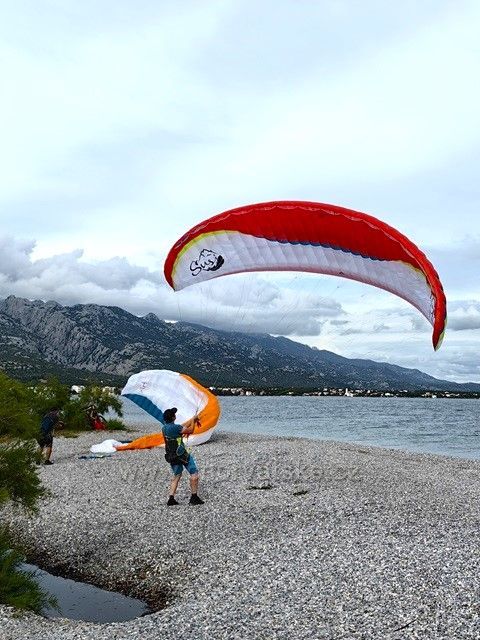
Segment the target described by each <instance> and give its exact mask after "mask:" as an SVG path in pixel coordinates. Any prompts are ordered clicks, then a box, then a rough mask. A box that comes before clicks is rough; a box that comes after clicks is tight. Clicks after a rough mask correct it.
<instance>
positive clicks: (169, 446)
mask: <svg viewBox="0 0 480 640" xmlns="http://www.w3.org/2000/svg"><path fill="white" fill-rule="evenodd" d="M176 414H177V409H176V407H173V408H172V409H166V411H164V412H163V418H162V420H161V422H162V424H163V428H162V433H163V437H164V439H165V460H166V461H167V462H168V463H170V466H171V468H172V473H173V478H172V481H171V483H170V494H169V497H168V502H167V505H168V506H169V507H170V506H172V505H176V504H178V502H177V500H176V499H175V493H176V491H177V487H178V483H179V481H180V478H181V477H182V472H183V469H184V468H185V469H186V470H187V471H188V473H189V474H190V490H191V492H192V495H191V497H190V504H194V505H197V504H203V500H202V499H201V498H199V496H198V494H197V490H198V469H197V465H196V463H195V458H194V457H193V455H192V454H191V453H189V452H188V451H187V449H186V447H185V443H184V442H183V436H189V435H190V434H191V433H193V430H194V429H195V426H198V425H200V420H199V419H198V417H196V416H195V418H192V419H191V420H190V421H189V423H188V424H186V425H185V426H183V425H181V424H175V418H176Z"/></svg>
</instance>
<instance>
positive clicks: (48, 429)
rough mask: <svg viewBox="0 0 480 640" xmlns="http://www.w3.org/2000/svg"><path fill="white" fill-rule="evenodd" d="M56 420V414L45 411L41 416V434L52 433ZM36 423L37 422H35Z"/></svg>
mask: <svg viewBox="0 0 480 640" xmlns="http://www.w3.org/2000/svg"><path fill="white" fill-rule="evenodd" d="M57 422H58V416H57V415H55V414H53V413H47V414H46V415H44V416H43V418H42V424H41V427H40V428H41V430H42V433H43V435H50V434H52V433H53V430H54V428H55V425H56V424H57ZM37 424H38V423H37Z"/></svg>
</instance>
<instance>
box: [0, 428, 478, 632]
mask: <svg viewBox="0 0 480 640" xmlns="http://www.w3.org/2000/svg"><path fill="white" fill-rule="evenodd" d="M135 428H136V429H138V430H139V431H140V432H142V433H145V432H146V429H145V427H143V428H142V426H141V425H137V426H136V427H135ZM135 435H136V434H134V436H135ZM134 436H132V433H125V434H124V433H120V434H118V433H115V437H116V438H119V439H124V438H125V439H126V438H132V437H134ZM104 437H108V436H104V435H103V434H99V433H88V434H85V435H82V436H80V437H78V438H68V439H67V438H56V440H55V447H54V455H53V460H54V462H55V464H54V465H53V466H51V467H42V468H41V476H42V479H43V481H44V483H45V485H46V486H47V487H48V488H49V489H50V491H51V496H50V497H48V498H47V499H45V500H44V501H43V502H42V504H41V507H40V512H39V514H38V515H37V516H35V517H34V518H28V517H26V516H24V515H22V514H21V513H20V512H14V511H7V512H6V513H5V514H4V518H6V519H7V521H8V522H9V523H11V525H12V528H13V530H14V532H15V536H16V538H17V540H18V541H19V542H21V543H23V544H24V545H26V546H27V547H28V548H29V549H30V551H31V555H30V559H31V560H33V561H37V564H40V565H41V566H42V567H43V568H47V569H50V570H55V571H58V572H60V573H61V574H62V575H67V576H73V577H77V578H78V579H81V580H83V581H86V582H92V583H94V584H96V585H97V586H100V587H103V588H107V589H112V590H118V591H123V592H125V593H127V594H129V595H132V596H135V597H140V598H143V599H146V600H147V601H148V602H149V604H150V605H151V606H152V607H153V608H155V609H156V611H155V613H152V614H151V615H148V616H144V617H142V618H139V619H136V620H133V621H129V622H123V623H114V624H101V625H100V624H93V623H86V622H76V621H71V620H63V619H55V620H47V619H44V618H42V617H40V616H36V615H33V614H26V615H22V616H20V617H18V616H15V615H14V612H13V611H12V610H11V609H9V608H7V607H2V606H0V638H1V640H50V639H55V640H87V639H93V638H95V639H96V640H113V639H116V640H121V639H124V638H125V639H127V638H129V639H130V640H135V639H139V640H140V639H142V640H144V639H146V640H148V639H150V638H162V639H170V638H172V639H173V638H175V639H176V640H178V639H179V638H182V639H185V640H187V639H192V640H193V639H195V640H199V639H202V638H208V639H214V640H216V639H221V638H229V639H230V638H235V639H236V638H238V639H239V640H240V639H242V640H246V639H250V638H251V639H267V638H268V639H270V638H272V639H273V638H282V639H283V638H285V639H287V638H288V639H296V638H302V639H308V638H316V639H323V638H328V639H339V638H352V639H354V638H355V639H357V638H358V639H360V638H362V639H370V638H375V639H377V638H378V639H382V640H384V639H397V638H398V639H402V640H403V639H408V638H421V639H425V638H428V639H429V638H435V639H437V638H438V639H440V638H445V639H447V638H448V639H449V640H452V639H454V640H457V639H460V638H471V639H472V640H478V638H479V637H480V552H479V549H480V547H479V542H480V539H479V525H480V501H479V498H480V463H478V462H472V461H466V460H461V459H454V458H448V457H441V456H433V455H419V454H411V453H406V452H402V451H393V450H387V449H379V448H367V447H363V446H356V445H349V444H345V443H332V442H319V441H309V440H305V439H293V438H276V439H272V438H269V437H265V436H258V435H233V434H227V433H225V432H221V431H218V432H217V433H215V434H214V436H213V438H212V440H211V441H210V442H209V443H207V444H205V445H202V446H200V447H197V448H196V449H195V456H196V458H197V461H198V463H199V467H200V471H201V473H202V478H201V490H200V492H199V493H200V495H201V496H202V497H203V498H204V499H205V501H206V503H205V505H203V506H199V507H192V506H189V505H188V504H187V501H188V491H187V485H188V483H187V481H186V479H185V478H184V479H182V481H181V490H180V493H179V500H180V502H181V503H182V504H181V505H180V506H178V507H166V505H165V502H166V496H167V486H168V480H169V477H170V476H169V469H168V466H167V465H166V463H165V461H164V459H163V451H162V450H161V449H153V450H146V451H134V452H123V453H118V454H115V455H114V456H112V457H110V458H104V459H98V460H92V459H87V460H85V459H80V458H79V456H80V455H82V454H85V453H87V452H88V451H89V447H90V445H91V444H93V443H97V442H99V441H101V440H102V439H103V438H104Z"/></svg>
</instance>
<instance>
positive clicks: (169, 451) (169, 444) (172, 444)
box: [163, 433, 190, 464]
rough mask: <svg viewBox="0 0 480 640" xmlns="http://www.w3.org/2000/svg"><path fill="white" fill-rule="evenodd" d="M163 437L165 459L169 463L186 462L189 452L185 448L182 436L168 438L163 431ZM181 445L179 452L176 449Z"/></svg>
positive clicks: (188, 458)
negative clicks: (180, 451)
mask: <svg viewBox="0 0 480 640" xmlns="http://www.w3.org/2000/svg"><path fill="white" fill-rule="evenodd" d="M163 438H164V440H165V460H166V461H167V462H168V463H169V464H188V461H189V460H190V454H189V453H188V451H187V450H186V449H185V445H184V443H183V440H182V437H181V436H180V437H179V438H169V437H168V436H166V435H165V433H164V434H163ZM182 446H183V452H182V453H180V454H179V453H178V450H179V449H180V447H182Z"/></svg>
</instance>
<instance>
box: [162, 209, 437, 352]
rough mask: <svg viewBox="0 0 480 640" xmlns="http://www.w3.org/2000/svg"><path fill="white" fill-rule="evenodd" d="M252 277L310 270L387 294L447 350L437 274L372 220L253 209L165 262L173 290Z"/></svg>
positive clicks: (233, 215) (203, 228)
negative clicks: (419, 317)
mask: <svg viewBox="0 0 480 640" xmlns="http://www.w3.org/2000/svg"><path fill="white" fill-rule="evenodd" d="M247 271H310V272H315V273H323V274H331V275H336V276H341V277H344V278H350V279H351V280H358V281H359V282H364V283H367V284H371V285H373V286H376V287H379V288H381V289H385V290H386V291H389V292H391V293H393V294H395V295H397V296H399V297H401V298H403V299H404V300H406V301H407V302H409V303H410V304H412V305H413V306H414V307H416V308H417V309H418V310H419V311H420V312H421V313H422V314H423V315H424V316H425V317H426V318H427V320H428V321H429V322H430V324H431V325H432V326H433V335H432V342H433V346H434V348H435V349H437V348H438V347H439V346H440V344H441V340H442V337H443V333H444V330H445V324H446V299H445V294H444V292H443V287H442V284H441V282H440V279H439V277H438V274H437V272H436V271H435V269H434V267H433V265H432V264H431V263H430V261H429V260H428V258H427V257H426V256H425V255H424V253H422V251H421V250H420V249H419V248H418V247H417V246H416V245H415V244H414V243H413V242H411V240H409V239H408V238H407V237H406V236H404V235H403V234H401V233H400V232H399V231H397V230H396V229H394V228H393V227H390V226H389V225H387V224H385V223H384V222H381V221H380V220H377V219H376V218H374V217H373V216H369V215H367V214H365V213H361V212H358V211H352V210H350V209H344V208H342V207H337V206H335V205H329V204H320V203H316V202H298V201H279V202H266V203H260V204H253V205H248V206H245V207H240V208H238V209H232V210H230V211H226V212H224V213H221V214H219V215H217V216H214V217H213V218H209V219H208V220H205V221H203V222H201V223H200V224H198V225H196V226H195V227H193V228H192V229H190V231H188V232H187V233H185V234H184V235H183V236H182V237H181V238H180V239H179V240H178V241H177V242H176V243H175V245H174V246H173V247H172V248H171V250H170V252H169V254H168V256H167V259H166V261H165V277H166V279H167V282H168V283H169V284H170V286H171V287H172V288H173V289H175V290H179V289H183V288H184V287H187V286H189V285H192V284H195V283H197V282H202V281H205V280H210V279H212V278H218V277H219V276H223V275H228V274H232V273H242V272H247Z"/></svg>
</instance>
